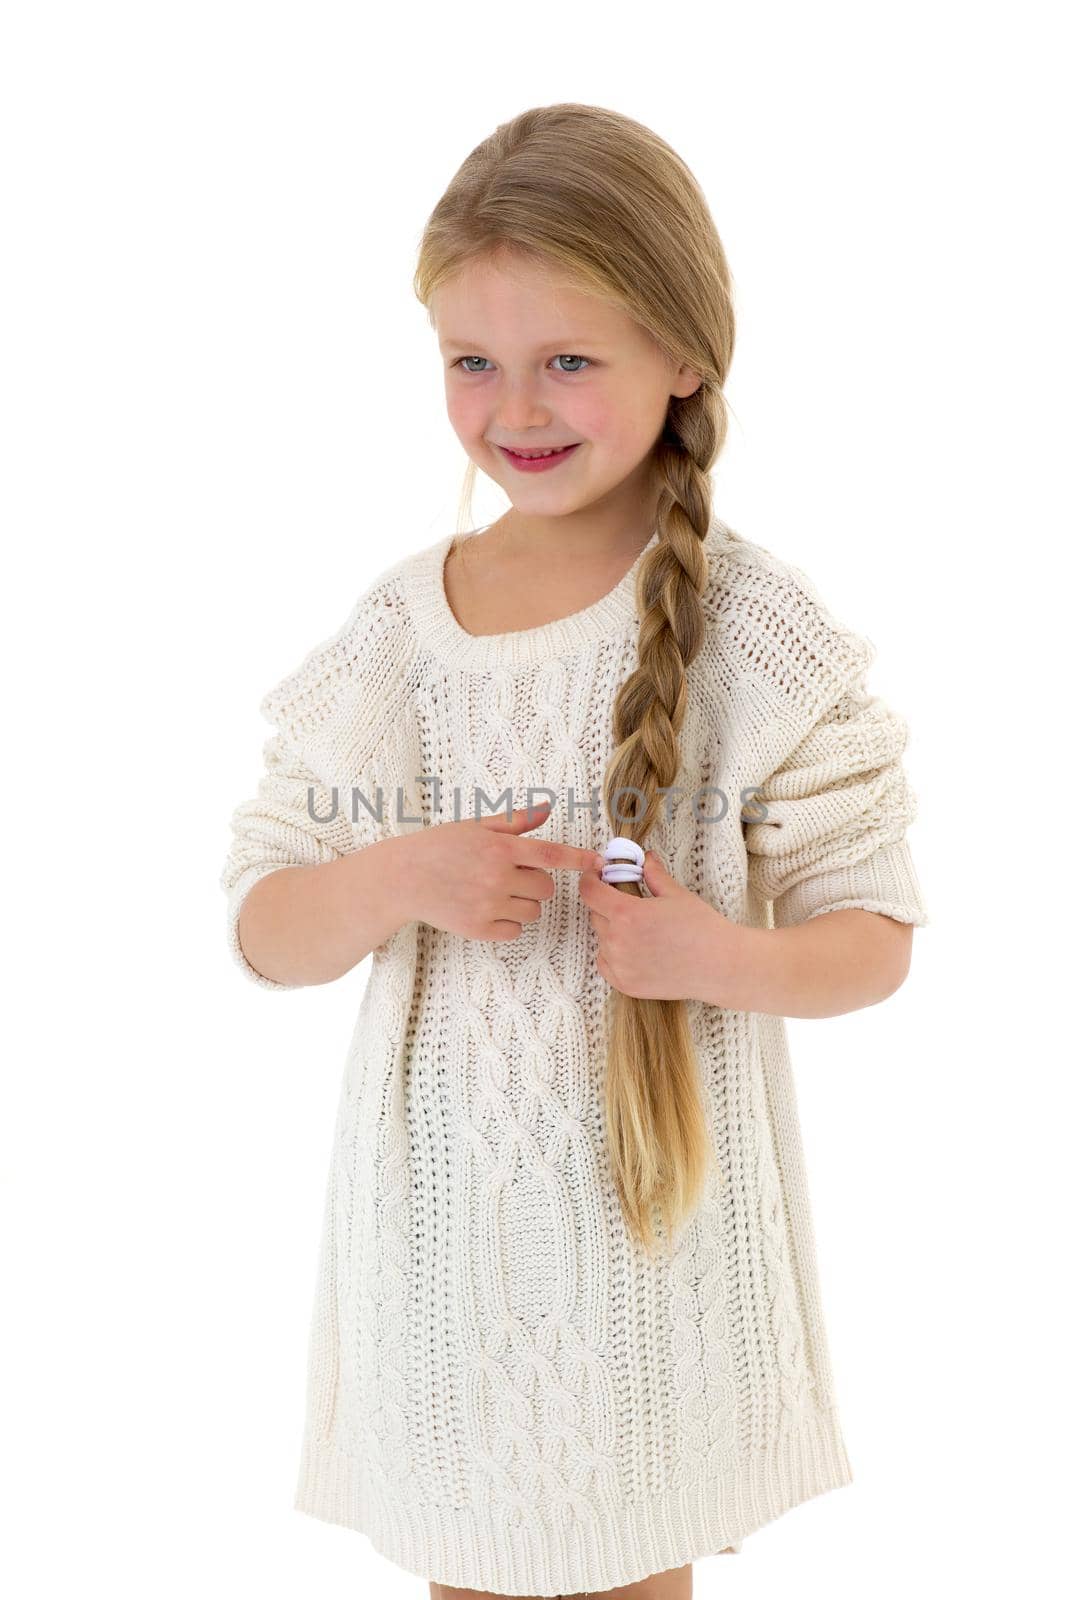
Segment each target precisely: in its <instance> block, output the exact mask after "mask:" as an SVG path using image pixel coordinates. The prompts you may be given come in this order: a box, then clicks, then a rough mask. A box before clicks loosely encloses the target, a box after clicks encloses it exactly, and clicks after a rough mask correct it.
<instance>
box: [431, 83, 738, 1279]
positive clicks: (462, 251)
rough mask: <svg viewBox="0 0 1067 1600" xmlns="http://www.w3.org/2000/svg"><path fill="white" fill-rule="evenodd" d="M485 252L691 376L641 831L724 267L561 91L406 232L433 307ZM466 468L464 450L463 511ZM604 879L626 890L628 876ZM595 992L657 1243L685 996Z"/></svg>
mask: <svg viewBox="0 0 1067 1600" xmlns="http://www.w3.org/2000/svg"><path fill="white" fill-rule="evenodd" d="M501 255H513V256H517V257H520V258H523V259H528V260H530V261H531V262H536V263H539V264H544V263H546V262H547V263H550V264H551V265H552V266H554V267H555V268H557V269H560V270H561V275H562V276H564V277H565V278H566V279H567V280H568V281H569V282H571V283H572V284H573V285H574V287H575V288H576V289H578V290H580V291H582V292H584V293H586V294H591V295H594V296H597V297H599V298H601V299H603V300H606V301H608V302H610V303H611V304H612V305H613V306H616V307H618V308H619V309H621V310H622V311H624V312H626V313H627V314H628V315H629V316H630V317H631V318H633V319H634V321H635V322H637V323H638V324H639V325H641V326H642V327H643V328H644V329H646V330H647V331H648V332H649V333H650V334H651V335H652V337H653V338H654V339H655V340H656V341H657V342H658V344H659V345H660V347H661V348H662V350H663V351H664V352H665V354H666V356H667V357H668V358H669V359H670V361H671V362H672V363H674V362H677V363H678V364H682V363H684V364H686V365H688V366H690V367H692V368H693V369H694V370H695V371H696V372H698V373H699V374H700V375H701V380H702V381H701V383H700V386H699V388H698V389H697V390H696V391H695V392H694V393H693V394H691V395H689V396H688V397H686V398H678V397H672V398H671V400H670V403H669V408H668V412H667V417H666V421H665V424H664V428H663V432H662V434H661V435H660V437H659V439H658V440H657V441H656V444H655V447H654V450H653V452H652V462H651V465H652V467H653V469H654V472H655V474H656V476H657V478H658V481H659V484H660V493H659V497H658V500H657V504H656V522H655V526H656V528H657V530H658V532H659V539H658V541H657V542H656V543H655V544H653V545H652V546H651V547H650V548H649V550H648V551H647V553H646V554H645V556H644V558H643V560H642V562H641V565H640V567H639V569H638V572H637V574H636V595H637V603H638V609H639V614H640V632H639V636H638V661H637V666H636V667H635V669H634V671H633V673H632V674H631V675H630V677H629V678H627V680H626V682H625V683H624V684H622V686H621V687H620V689H619V692H618V696H617V698H616V702H615V707H614V714H613V737H614V741H615V746H616V748H615V749H614V751H613V754H612V757H611V760H610V762H609V764H608V768H607V772H606V774H605V778H604V791H605V799H606V803H607V805H608V814H609V817H611V818H612V828H613V832H615V833H618V834H619V835H621V836H623V837H626V838H632V839H636V840H637V842H638V843H639V844H640V843H642V842H643V840H644V839H645V838H646V837H647V835H648V834H649V833H650V832H651V830H652V828H653V827H654V826H655V824H656V821H657V819H658V817H659V813H660V809H661V805H662V796H661V795H660V794H659V793H658V790H659V789H660V788H664V789H665V788H668V787H669V786H670V785H671V784H672V783H673V782H674V779H675V777H676V775H677V772H678V767H679V763H680V753H679V745H678V734H679V730H680V729H681V727H682V723H683V720H684V717H685V712H686V703H687V681H686V667H687V666H688V664H689V662H690V661H692V660H693V658H694V656H695V655H696V654H697V652H698V651H699V650H700V648H701V645H702V644H703V642H704V613H703V609H702V606H701V597H702V595H703V592H704V589H705V587H706V584H707V580H708V560H707V552H706V548H705V539H706V537H707V534H708V530H709V528H710V526H711V520H712V513H711V496H712V479H711V467H712V465H713V463H714V461H715V459H716V458H717V456H718V455H719V452H720V451H721V449H722V445H723V440H724V437H725V434H726V422H727V413H726V404H725V400H724V398H723V385H724V383H725V380H726V374H727V371H728V369H729V366H730V360H731V357H732V355H733V347H734V311H733V304H732V299H731V281H730V274H729V269H728V267H727V264H726V258H725V255H724V253H723V248H722V244H721V242H720V240H719V235H718V232H717V231H716V228H715V225H714V223H713V222H712V219H711V215H710V213H709V211H708V207H707V203H706V201H705V199H704V195H703V193H702V191H701V189H700V186H699V185H698V183H697V181H696V179H695V177H694V176H693V174H692V172H691V171H690V170H689V168H688V167H687V166H686V164H685V162H684V161H682V159H681V158H680V157H679V156H678V155H677V154H676V153H675V152H674V151H673V150H672V149H671V147H670V146H669V145H668V144H666V143H665V142H664V141H663V140H662V139H660V138H659V137H658V136H657V135H656V134H655V133H653V132H652V131H651V130H650V129H649V128H646V127H644V126H643V125H642V124H641V123H639V122H635V121H633V120H631V119H630V118H629V117H625V116H623V115H621V114H620V113H619V112H617V111H611V110H606V109H604V108H603V107H601V106H589V105H579V104H573V103H563V104H559V105H551V106H538V107H535V108H533V109H531V110H528V111H523V112H521V113H520V114H519V115H518V116H517V117H514V118H513V119H512V120H511V121H510V122H506V123H502V124H501V125H500V126H499V127H498V128H497V129H496V130H495V131H494V132H493V133H491V134H490V135H489V137H488V138H487V139H484V140H483V141H482V143H481V144H479V145H477V146H476V147H475V148H474V149H473V150H472V151H471V153H470V154H469V155H468V156H467V158H466V160H465V161H464V162H463V163H462V165H461V166H460V168H459V170H458V172H457V173H456V174H455V176H454V177H453V179H452V181H451V183H450V184H449V185H448V187H447V189H446V190H445V192H444V194H443V195H442V196H441V198H440V200H439V201H438V202H437V205H436V206H435V207H434V210H433V212H432V214H431V216H430V218H429V220H428V222H427V224H426V227H425V229H424V231H423V234H422V238H421V241H420V245H419V251H418V262H417V267H416V271H415V275H414V289H415V294H416V297H417V298H418V300H419V301H420V303H421V304H422V305H424V306H425V307H426V308H427V310H428V311H429V312H430V320H431V324H432V322H433V313H432V297H433V295H434V293H435V292H436V290H437V289H438V288H439V287H440V286H441V285H442V284H443V283H444V282H445V281H446V280H447V279H449V278H451V277H452V276H453V275H454V274H455V273H457V272H459V271H461V270H462V269H463V268H464V267H465V266H466V265H467V264H468V263H469V262H471V261H473V260H475V259H486V258H490V259H492V258H496V257H500V256H501ZM475 470H476V469H475V467H474V463H473V462H472V463H471V465H470V468H469V470H468V476H467V481H466V487H465V505H466V508H467V514H468V518H469V511H470V492H471V487H472V485H473V482H474V473H475ZM619 791H622V793H621V795H619ZM616 795H618V804H617V805H616V804H615V797H616ZM639 796H643V797H644V807H643V815H642V816H640V817H637V816H636V815H634V813H635V812H636V811H637V809H638V797H639ZM616 891H617V892H618V893H621V894H631V895H640V893H641V889H640V886H639V885H638V884H618V885H616ZM609 1007H610V1016H609V1025H608V1045H607V1058H606V1064H605V1084H604V1098H605V1105H604V1110H605V1119H606V1121H605V1127H606V1135H607V1142H608V1149H609V1156H610V1160H611V1165H612V1171H613V1178H614V1182H615V1187H616V1191H617V1194H618V1198H619V1204H620V1206H621V1210H622V1215H623V1218H624V1221H625V1224H626V1226H627V1228H628V1230H629V1232H630V1234H631V1237H632V1238H633V1239H634V1240H636V1241H638V1242H640V1243H641V1244H642V1245H643V1246H644V1247H645V1249H646V1250H649V1251H651V1248H652V1246H653V1243H654V1241H655V1227H654V1222H655V1219H656V1216H657V1213H658V1215H659V1216H660V1217H661V1218H662V1220H663V1221H664V1222H665V1223H666V1226H667V1230H668V1241H667V1242H668V1248H670V1247H671V1244H672V1242H673V1233H674V1229H675V1228H676V1227H679V1226H680V1225H681V1224H682V1222H683V1221H684V1220H685V1219H686V1218H687V1217H688V1216H689V1214H690V1213H691V1212H692V1210H693V1209H694V1208H695V1206H696V1204H697V1203H698V1201H699V1199H700V1194H701V1190H702V1188H703V1184H704V1182H705V1179H706V1177H707V1176H708V1171H709V1167H713V1168H714V1171H715V1175H716V1177H717V1179H718V1180H719V1181H721V1178H722V1173H721V1169H720V1168H719V1164H718V1160H717V1158H716V1155H715V1146H714V1141H713V1138H712V1136H711V1130H710V1127H709V1124H708V1118H707V1116H706V1114H705V1111H704V1109H703V1104H702V1097H701V1093H700V1081H699V1069H698V1063H697V1059H696V1054H695V1051H694V1048H693V1038H692V1033H691V1031H690V1026H689V1020H688V1014H687V1002H686V1001H685V1000H639V999H635V998H633V997H632V996H630V995H626V994H623V993H621V992H620V991H617V990H614V989H613V990H612V991H611V994H610V995H609Z"/></svg>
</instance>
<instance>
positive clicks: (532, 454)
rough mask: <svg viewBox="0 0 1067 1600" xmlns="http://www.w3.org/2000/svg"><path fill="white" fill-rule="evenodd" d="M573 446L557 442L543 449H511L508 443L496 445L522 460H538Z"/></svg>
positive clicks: (560, 452)
mask: <svg viewBox="0 0 1067 1600" xmlns="http://www.w3.org/2000/svg"><path fill="white" fill-rule="evenodd" d="M574 448H575V447H574V445H573V444H559V445H552V446H551V447H550V448H549V449H545V450H512V449H511V447H510V445H506V444H500V445H497V449H498V450H503V451H505V452H506V454H508V455H509V456H519V457H521V459H522V460H523V461H540V460H541V458H542V457H543V456H558V455H560V454H562V452H563V451H564V450H573V449H574Z"/></svg>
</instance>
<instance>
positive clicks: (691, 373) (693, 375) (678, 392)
mask: <svg viewBox="0 0 1067 1600" xmlns="http://www.w3.org/2000/svg"><path fill="white" fill-rule="evenodd" d="M703 381H704V380H703V379H702V378H701V376H700V373H699V372H697V371H696V369H695V368H694V367H679V368H678V373H677V376H676V377H675V380H674V382H673V384H672V385H671V393H672V394H673V395H674V396H675V398H676V399H678V400H688V398H689V396H690V395H691V394H696V392H697V390H698V389H699V388H700V385H701V384H702V383H703Z"/></svg>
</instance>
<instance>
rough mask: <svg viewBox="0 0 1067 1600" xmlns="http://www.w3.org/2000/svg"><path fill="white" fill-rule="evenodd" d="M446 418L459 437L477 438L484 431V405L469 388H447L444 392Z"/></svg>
mask: <svg viewBox="0 0 1067 1600" xmlns="http://www.w3.org/2000/svg"><path fill="white" fill-rule="evenodd" d="M445 405H446V408H447V410H448V420H449V422H450V423H451V424H452V426H453V428H454V429H455V430H456V433H457V434H458V435H459V437H460V438H461V439H471V438H478V437H480V436H481V435H482V434H483V433H484V432H485V427H486V415H485V406H484V405H483V404H482V402H481V401H480V400H479V399H478V397H477V395H476V394H475V393H474V392H473V390H471V389H455V388H452V389H448V390H447V391H446V394H445Z"/></svg>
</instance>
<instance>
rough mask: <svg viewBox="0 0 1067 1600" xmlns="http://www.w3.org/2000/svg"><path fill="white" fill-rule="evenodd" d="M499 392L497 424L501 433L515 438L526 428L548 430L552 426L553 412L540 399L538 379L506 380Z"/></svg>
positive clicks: (520, 378) (519, 378)
mask: <svg viewBox="0 0 1067 1600" xmlns="http://www.w3.org/2000/svg"><path fill="white" fill-rule="evenodd" d="M499 392H500V399H499V403H498V405H497V422H498V424H499V426H500V429H501V432H503V433H506V434H508V435H510V436H511V437H514V436H515V435H516V434H521V433H522V432H523V431H524V430H525V429H526V428H547V427H548V426H549V425H550V424H551V422H552V410H551V407H550V406H547V405H546V404H545V402H544V401H543V400H542V399H541V398H540V395H539V393H538V380H537V378H536V377H533V376H531V377H517V378H512V379H511V380H510V382H509V381H507V380H505V382H504V383H503V385H502V386H501V388H500V391H499Z"/></svg>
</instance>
